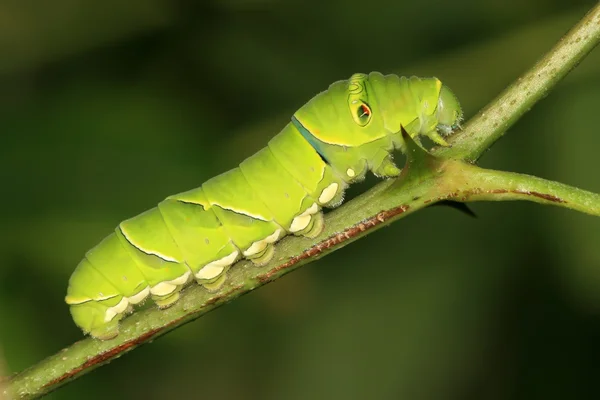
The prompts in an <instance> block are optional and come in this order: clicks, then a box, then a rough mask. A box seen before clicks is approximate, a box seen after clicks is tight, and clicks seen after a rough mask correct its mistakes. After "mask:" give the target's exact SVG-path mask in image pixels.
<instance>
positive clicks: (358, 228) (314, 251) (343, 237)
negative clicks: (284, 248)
mask: <svg viewBox="0 0 600 400" xmlns="http://www.w3.org/2000/svg"><path fill="white" fill-rule="evenodd" d="M408 209H409V206H407V205H402V206H399V207H396V208H392V209H391V210H387V211H382V212H380V213H379V214H377V215H375V216H374V217H371V218H369V219H366V220H364V221H363V222H360V223H358V224H356V225H354V226H352V227H350V228H348V229H345V230H343V231H342V232H339V233H336V234H335V235H333V236H330V237H328V238H327V239H325V240H323V241H322V242H319V243H317V244H315V245H314V246H312V247H311V248H309V249H307V250H305V251H303V252H302V254H300V255H297V256H296V257H292V258H291V259H290V260H289V261H287V262H286V263H283V264H281V265H278V266H277V267H275V268H273V269H272V270H270V271H269V272H267V273H265V274H264V275H261V276H259V277H258V279H259V280H260V281H261V282H263V283H264V282H267V281H269V280H270V279H271V277H272V276H273V275H275V274H277V273H278V272H280V271H282V270H285V269H287V268H290V267H292V266H294V265H296V264H298V263H299V262H300V261H302V260H305V259H307V258H312V257H315V256H317V255H319V254H321V253H323V252H324V251H325V250H327V249H330V248H332V247H334V246H336V245H338V244H340V243H343V242H345V241H347V240H350V239H352V238H353V237H355V236H357V235H359V234H361V233H362V232H365V231H367V230H369V229H372V228H374V227H375V226H377V225H380V224H382V223H384V222H385V221H387V220H389V219H391V218H393V217H395V216H397V215H400V214H402V213H404V212H406V211H407V210H408Z"/></svg>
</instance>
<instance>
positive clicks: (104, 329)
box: [70, 301, 125, 340]
mask: <svg viewBox="0 0 600 400" xmlns="http://www.w3.org/2000/svg"><path fill="white" fill-rule="evenodd" d="M106 308H107V307H106V306H105V305H103V304H100V303H99V302H96V301H88V302H86V303H81V304H74V305H71V307H70V311H71V316H72V317H73V321H74V322H75V324H76V325H77V326H78V327H79V328H81V330H82V331H83V333H84V334H89V335H90V336H92V337H94V338H96V339H100V340H108V339H113V338H115V337H116V336H117V335H118V334H119V321H120V320H121V319H122V318H123V317H124V315H125V314H124V313H118V314H116V315H115V316H114V317H113V318H112V319H111V320H110V321H106Z"/></svg>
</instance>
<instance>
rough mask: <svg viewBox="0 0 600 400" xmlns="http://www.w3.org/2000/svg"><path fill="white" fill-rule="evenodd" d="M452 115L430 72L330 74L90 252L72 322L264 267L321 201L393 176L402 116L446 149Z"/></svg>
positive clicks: (114, 314) (311, 232)
mask: <svg viewBox="0 0 600 400" xmlns="http://www.w3.org/2000/svg"><path fill="white" fill-rule="evenodd" d="M461 119H462V111H461V108H460V105H459V103H458V100H457V99H456V97H455V96H454V94H453V93H452V92H451V91H450V89H448V88H447V87H446V86H444V85H442V83H441V82H440V81H439V80H438V79H436V78H417V77H411V78H406V77H398V76H396V75H386V76H384V75H382V74H380V73H378V72H372V73H370V74H368V75H366V74H354V75H352V77H350V79H348V80H343V81H338V82H335V83H333V84H332V85H331V86H329V89H328V90H327V91H325V92H322V93H320V94H318V95H316V96H315V97H314V98H313V99H311V100H310V101H309V102H308V103H307V104H306V105H304V106H303V107H302V108H300V109H299V110H298V111H297V112H296V113H295V114H294V116H293V117H292V119H291V122H290V123H288V124H287V125H286V126H285V127H284V128H283V130H282V131H281V132H280V133H279V134H277V135H276V136H275V137H274V138H272V139H271V140H270V141H269V143H268V145H267V146H266V147H265V148H264V149H262V150H260V151H259V152H258V153H256V154H255V155H253V156H251V157H249V158H248V159H246V160H244V161H243V162H242V163H241V164H240V166H239V167H237V168H234V169H232V170H230V171H227V172H225V173H223V174H221V175H218V176H216V177H214V178H212V179H209V180H208V181H206V182H205V183H204V184H203V185H202V186H200V187H199V188H196V189H192V190H190V191H188V192H184V193H180V194H176V195H173V196H170V197H167V198H166V199H165V200H164V201H162V202H161V203H159V204H158V207H155V208H153V209H151V210H149V211H146V212H144V213H142V214H140V215H138V216H136V217H133V218H131V219H128V220H126V221H124V222H122V223H121V224H120V225H119V226H118V227H117V228H116V230H115V232H113V233H111V234H110V235H109V236H107V237H106V238H105V239H104V240H103V241H102V242H100V244H98V245H97V246H96V247H94V248H93V249H91V250H90V251H88V252H87V254H86V255H85V258H84V259H83V260H82V261H81V262H80V263H79V265H78V266H77V268H76V269H75V271H74V272H73V274H72V276H71V278H70V280H69V287H68V289H67V296H66V299H65V300H66V302H67V304H69V306H70V311H71V315H72V316H73V320H74V321H75V324H77V325H78V326H79V327H80V328H81V329H82V330H83V331H84V333H86V334H91V335H92V336H94V337H96V338H100V339H108V338H112V337H114V336H116V335H117V334H118V324H119V320H121V319H122V318H123V317H124V316H125V315H126V314H127V313H128V312H130V311H131V310H132V309H133V307H132V306H133V305H135V304H139V303H141V302H142V301H144V300H145V299H146V298H147V297H148V296H150V297H151V298H152V299H153V300H154V301H155V302H156V304H157V305H158V306H159V307H161V308H164V307H168V306H170V305H171V304H173V303H174V302H176V301H177V300H178V298H179V292H180V290H181V289H182V288H183V286H184V285H186V284H187V283H188V282H191V281H192V280H196V281H197V282H198V283H199V284H201V285H203V286H205V287H206V288H207V289H208V290H216V289H218V288H219V287H220V286H221V285H222V284H223V282H224V281H225V277H226V272H227V270H228V268H229V267H230V266H231V265H232V264H234V263H235V262H236V261H238V260H239V259H241V258H247V259H250V260H252V261H253V262H254V263H255V264H257V265H262V264H265V263H266V262H268V261H269V260H270V259H271V258H272V257H273V251H274V247H273V245H274V243H275V242H277V241H278V240H279V239H281V238H282V237H283V236H285V235H289V234H294V235H302V236H307V237H315V236H317V235H318V234H319V233H320V232H321V231H322V230H323V213H322V211H321V209H322V208H323V207H336V206H338V205H340V204H341V202H342V199H343V194H344V190H345V189H346V187H347V186H348V185H349V184H351V183H353V182H356V181H359V180H361V179H363V178H364V176H365V174H366V172H367V171H368V170H371V171H372V172H373V173H374V174H375V175H377V176H380V177H384V178H387V177H394V176H397V175H398V174H399V173H400V170H399V169H398V168H397V167H396V165H394V163H393V161H392V158H391V154H390V153H391V152H392V151H393V150H394V149H403V146H404V143H403V140H402V137H401V133H400V126H401V125H402V126H403V127H404V128H405V129H406V131H407V132H408V133H409V134H410V135H411V137H414V138H415V139H417V140H418V136H419V135H422V136H427V137H429V138H430V139H431V140H432V141H434V142H435V143H437V144H440V145H442V146H447V143H446V142H445V140H444V138H443V136H445V135H447V134H449V133H451V132H452V131H453V130H454V129H456V128H457V127H458V126H459V123H460V121H461Z"/></svg>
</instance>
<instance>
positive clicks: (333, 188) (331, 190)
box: [319, 182, 339, 204]
mask: <svg viewBox="0 0 600 400" xmlns="http://www.w3.org/2000/svg"><path fill="white" fill-rule="evenodd" d="M338 187H339V185H338V184H337V183H336V182H334V183H332V184H331V185H329V186H327V187H326V188H325V189H323V191H322V192H321V195H320V196H319V203H321V204H326V203H328V202H330V201H331V199H333V198H334V197H335V194H336V193H337V190H338Z"/></svg>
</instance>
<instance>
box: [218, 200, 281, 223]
mask: <svg viewBox="0 0 600 400" xmlns="http://www.w3.org/2000/svg"><path fill="white" fill-rule="evenodd" d="M210 204H211V205H213V206H218V207H221V208H222V209H224V210H229V211H233V212H234V213H236V214H242V215H246V216H248V217H252V218H254V219H259V220H261V221H266V222H269V221H271V220H270V219H268V218H267V217H265V216H263V215H258V214H252V213H249V212H248V211H246V210H238V209H235V208H233V207H231V206H224V205H223V204H219V203H210Z"/></svg>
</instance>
